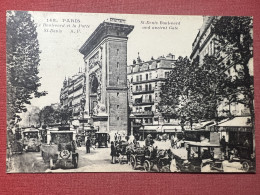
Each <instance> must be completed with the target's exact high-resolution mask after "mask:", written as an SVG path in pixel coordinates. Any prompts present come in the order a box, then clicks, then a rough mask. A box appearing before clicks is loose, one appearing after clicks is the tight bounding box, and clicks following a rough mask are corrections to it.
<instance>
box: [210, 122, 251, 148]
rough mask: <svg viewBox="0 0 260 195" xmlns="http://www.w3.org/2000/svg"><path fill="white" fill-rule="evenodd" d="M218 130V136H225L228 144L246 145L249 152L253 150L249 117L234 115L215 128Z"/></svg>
mask: <svg viewBox="0 0 260 195" xmlns="http://www.w3.org/2000/svg"><path fill="white" fill-rule="evenodd" d="M215 129H216V130H217V131H218V132H220V136H221V137H222V136H225V138H226V141H227V143H228V146H229V147H230V148H234V147H247V148H248V150H249V151H250V152H252V151H253V134H252V123H251V117H235V118H233V119H231V120H228V121H226V122H224V123H221V124H219V125H217V126H216V128H215Z"/></svg>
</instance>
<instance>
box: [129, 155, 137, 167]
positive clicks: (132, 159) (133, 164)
mask: <svg viewBox="0 0 260 195" xmlns="http://www.w3.org/2000/svg"><path fill="white" fill-rule="evenodd" d="M130 162H131V165H132V169H134V170H135V169H136V166H137V165H136V158H135V156H131V158H130Z"/></svg>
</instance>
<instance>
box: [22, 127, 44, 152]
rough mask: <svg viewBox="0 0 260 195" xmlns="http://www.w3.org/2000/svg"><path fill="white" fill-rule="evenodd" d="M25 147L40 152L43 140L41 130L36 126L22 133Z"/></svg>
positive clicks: (26, 149)
mask: <svg viewBox="0 0 260 195" xmlns="http://www.w3.org/2000/svg"><path fill="white" fill-rule="evenodd" d="M22 137H23V139H22V142H23V148H24V150H25V151H26V152H27V151H35V152H40V146H41V141H40V139H39V131H38V130H37V129H34V128H30V129H26V130H24V131H23V133H22Z"/></svg>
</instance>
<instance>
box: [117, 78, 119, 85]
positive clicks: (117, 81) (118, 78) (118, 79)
mask: <svg viewBox="0 0 260 195" xmlns="http://www.w3.org/2000/svg"><path fill="white" fill-rule="evenodd" d="M117 84H118V85H119V77H117Z"/></svg>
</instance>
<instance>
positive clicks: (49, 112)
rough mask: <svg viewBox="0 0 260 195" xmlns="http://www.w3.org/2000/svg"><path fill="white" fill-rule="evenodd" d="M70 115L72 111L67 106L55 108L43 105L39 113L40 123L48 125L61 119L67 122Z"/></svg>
mask: <svg viewBox="0 0 260 195" xmlns="http://www.w3.org/2000/svg"><path fill="white" fill-rule="evenodd" d="M71 116H72V111H71V110H69V108H68V107H64V108H61V107H60V106H58V107H57V108H56V107H54V106H51V105H50V106H45V107H44V108H43V109H42V110H41V111H40V113H39V117H40V124H41V125H50V124H56V123H61V122H62V121H64V122H66V123H67V122H68V121H69V120H70V117H71Z"/></svg>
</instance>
